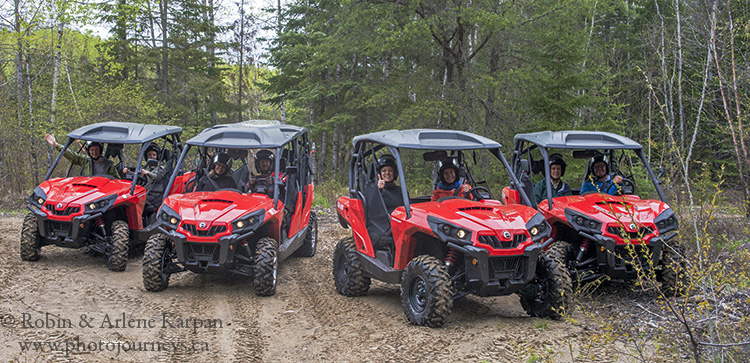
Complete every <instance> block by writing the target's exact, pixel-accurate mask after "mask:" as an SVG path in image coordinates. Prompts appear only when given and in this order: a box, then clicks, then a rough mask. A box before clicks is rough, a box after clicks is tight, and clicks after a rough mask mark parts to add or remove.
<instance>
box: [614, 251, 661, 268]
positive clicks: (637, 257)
mask: <svg viewBox="0 0 750 363" xmlns="http://www.w3.org/2000/svg"><path fill="white" fill-rule="evenodd" d="M615 257H616V258H615V266H618V267H619V266H625V265H631V266H633V265H634V266H641V267H643V268H647V267H648V266H649V264H650V261H651V260H652V259H653V256H652V253H651V249H650V248H649V247H648V246H646V245H629V246H617V247H615Z"/></svg>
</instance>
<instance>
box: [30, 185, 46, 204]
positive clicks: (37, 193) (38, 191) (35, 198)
mask: <svg viewBox="0 0 750 363" xmlns="http://www.w3.org/2000/svg"><path fill="white" fill-rule="evenodd" d="M45 201H47V194H45V193H44V191H43V190H42V188H40V187H36V188H34V193H32V194H31V195H30V196H29V204H31V205H33V206H36V207H38V208H42V206H43V205H44V202H45Z"/></svg>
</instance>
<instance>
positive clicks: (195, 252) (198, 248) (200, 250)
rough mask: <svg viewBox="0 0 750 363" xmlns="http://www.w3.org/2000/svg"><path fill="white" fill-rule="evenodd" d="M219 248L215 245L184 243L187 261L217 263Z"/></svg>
mask: <svg viewBox="0 0 750 363" xmlns="http://www.w3.org/2000/svg"><path fill="white" fill-rule="evenodd" d="M220 251H221V248H220V247H219V245H217V244H215V243H211V244H209V243H195V242H187V243H185V253H186V254H187V259H188V261H206V260H210V261H211V262H214V263H218V262H219V252H220Z"/></svg>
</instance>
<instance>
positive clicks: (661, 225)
mask: <svg viewBox="0 0 750 363" xmlns="http://www.w3.org/2000/svg"><path fill="white" fill-rule="evenodd" d="M654 224H656V229H657V230H659V234H660V235H663V234H665V233H667V232H671V231H674V230H677V228H679V227H680V222H679V221H678V220H677V216H675V215H674V211H672V208H669V209H667V210H665V211H664V212H661V214H659V215H658V216H657V217H656V218H654Z"/></svg>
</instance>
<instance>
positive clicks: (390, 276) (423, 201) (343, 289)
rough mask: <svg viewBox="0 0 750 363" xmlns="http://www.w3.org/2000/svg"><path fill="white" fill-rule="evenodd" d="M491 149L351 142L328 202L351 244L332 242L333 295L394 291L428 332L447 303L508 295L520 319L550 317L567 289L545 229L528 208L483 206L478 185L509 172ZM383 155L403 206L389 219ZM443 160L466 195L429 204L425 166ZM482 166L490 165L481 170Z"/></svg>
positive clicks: (430, 134)
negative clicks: (381, 176) (391, 164)
mask: <svg viewBox="0 0 750 363" xmlns="http://www.w3.org/2000/svg"><path fill="white" fill-rule="evenodd" d="M500 148H501V145H500V144H498V143H497V142H494V141H492V140H489V139H487V138H484V137H481V136H478V135H474V134H471V133H468V132H461V131H449V130H427V129H423V130H404V131H396V130H391V131H383V132H376V133H372V134H368V135H362V136H358V137H355V138H354V149H353V153H352V157H351V163H350V167H349V192H350V195H349V196H348V197H340V198H339V199H338V203H337V211H338V218H339V222H340V223H341V225H342V226H343V227H344V228H348V227H351V228H352V232H353V237H349V238H345V239H343V240H341V241H340V242H339V243H338V245H337V246H336V249H335V252H334V256H333V276H334V281H335V285H336V290H337V291H338V292H339V293H340V294H342V295H345V296H359V295H364V294H366V293H367V291H368V289H369V287H370V282H371V279H373V278H374V279H377V280H381V281H384V282H387V283H393V284H399V283H400V284H401V303H402V305H403V307H404V311H405V313H406V317H407V319H408V320H409V322H411V323H412V324H416V325H425V326H430V327H438V326H441V325H442V324H443V323H445V320H446V318H447V317H448V315H449V314H450V312H451V308H452V306H453V300H455V299H459V298H461V297H464V296H466V295H469V294H475V295H478V296H498V295H509V294H512V293H517V294H518V295H519V296H520V298H521V304H522V306H523V308H524V309H525V310H526V312H527V313H528V314H529V315H532V316H538V317H550V318H559V317H560V316H561V314H562V313H563V311H564V309H565V307H566V305H567V303H568V298H569V296H570V295H571V282H570V276H569V275H568V271H567V270H566V269H565V268H564V266H563V265H562V263H561V262H560V261H558V260H556V259H555V258H554V257H553V256H552V255H551V254H549V253H547V252H542V249H543V246H542V243H543V241H544V240H545V239H547V237H548V236H549V231H550V228H549V225H548V224H547V222H546V221H545V220H544V217H543V216H542V215H541V214H539V213H538V212H536V211H535V210H534V209H532V208H530V207H526V206H520V205H503V204H502V203H500V202H499V201H497V200H493V199H492V197H491V195H490V191H489V189H488V187H489V185H488V184H487V183H486V182H485V181H486V180H497V177H498V176H499V173H502V172H503V170H505V172H506V173H507V170H509V168H508V163H507V162H506V161H505V158H504V157H503V155H502V153H501V152H500ZM483 151H484V152H483ZM386 154H389V155H391V156H390V157H392V158H393V159H394V160H395V165H396V168H395V169H396V171H397V175H398V176H399V179H398V181H399V183H400V186H399V187H398V193H401V197H402V199H403V206H399V207H397V208H395V210H393V211H392V212H391V213H389V212H388V210H387V209H386V205H385V202H384V199H383V196H382V194H381V191H380V190H379V188H378V176H377V170H376V161H377V160H378V159H380V158H385V157H386V156H385V155H386ZM478 154H482V155H478ZM448 158H451V160H456V161H457V165H459V168H458V175H459V177H460V178H461V179H462V180H464V182H466V183H469V184H470V185H471V186H472V189H471V190H470V191H468V192H467V193H466V194H461V193H462V192H457V193H455V194H454V195H453V196H446V197H442V198H440V199H438V200H436V201H431V198H430V194H429V193H431V192H432V190H433V187H434V186H435V185H436V182H435V179H434V178H433V177H432V175H433V173H434V170H435V169H434V167H435V163H434V162H435V161H444V160H447V159H448ZM477 158H479V159H477ZM492 158H494V159H496V160H499V161H500V163H494V164H495V165H494V166H490V165H487V164H489V162H488V161H489V160H491V159H492ZM477 160H479V162H478V161H477ZM483 160H484V161H483ZM472 168H473V169H472ZM480 177H487V178H488V179H480ZM510 177H511V178H515V177H514V176H513V175H510ZM482 180H485V181H482ZM456 190H457V191H458V190H459V189H456ZM467 198H471V199H467Z"/></svg>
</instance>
